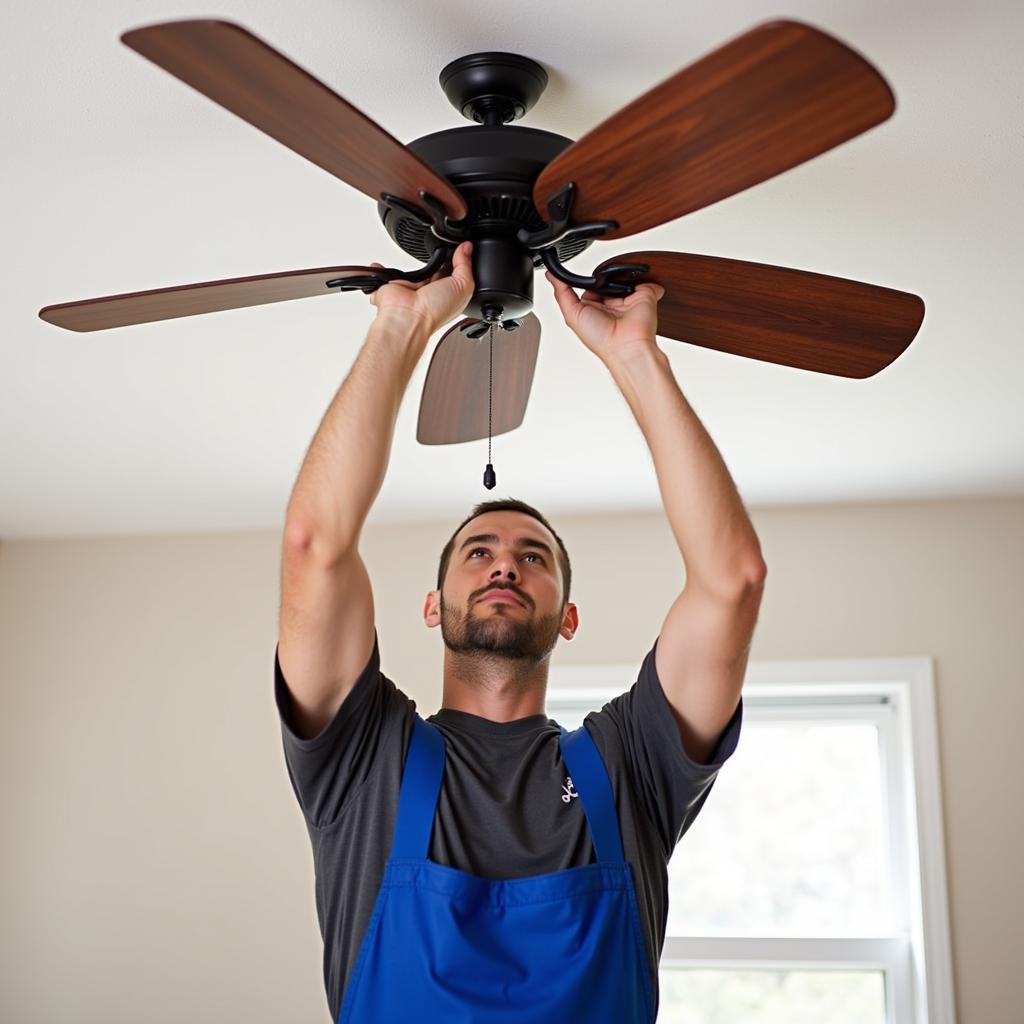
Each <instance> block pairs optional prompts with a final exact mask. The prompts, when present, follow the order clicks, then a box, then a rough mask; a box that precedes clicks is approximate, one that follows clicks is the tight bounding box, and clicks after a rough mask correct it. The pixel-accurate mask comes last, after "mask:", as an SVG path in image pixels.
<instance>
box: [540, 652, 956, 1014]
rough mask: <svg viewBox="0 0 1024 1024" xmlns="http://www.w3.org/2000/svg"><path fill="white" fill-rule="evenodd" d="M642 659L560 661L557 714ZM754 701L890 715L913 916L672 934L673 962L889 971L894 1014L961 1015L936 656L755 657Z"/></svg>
mask: <svg viewBox="0 0 1024 1024" xmlns="http://www.w3.org/2000/svg"><path fill="white" fill-rule="evenodd" d="M637 667H638V666H637V665H592V666H580V665H572V666H562V665H552V667H551V670H550V673H549V678H548V691H547V714H548V715H550V716H551V717H552V718H555V719H557V718H558V714H559V712H561V711H565V710H569V709H573V710H577V711H578V710H582V709H586V710H594V709H598V708H600V707H601V706H602V705H603V704H604V703H605V702H606V701H608V700H610V699H611V698H612V697H615V696H618V695H619V694H620V693H622V692H623V691H624V690H625V689H628V688H629V685H631V680H634V679H635V678H636V672H637ZM743 702H744V713H745V715H749V714H751V713H753V714H756V715H757V716H758V717H786V718H793V717H810V718H813V717H820V716H821V715H822V712H823V710H824V708H825V706H827V713H828V717H829V718H831V719H834V718H836V717H847V716H849V717H857V718H861V719H864V720H871V721H873V722H876V723H877V724H878V726H879V742H880V750H881V755H882V775H883V779H884V780H886V783H887V786H886V792H885V799H886V800H887V801H888V802H889V808H888V809H886V810H887V813H886V814H885V820H886V822H887V824H888V825H889V826H891V827H889V828H888V832H889V848H890V857H891V863H892V865H893V872H894V875H895V877H894V879H893V883H894V889H893V892H892V894H891V896H892V898H893V900H894V917H895V918H896V920H898V921H902V922H904V923H905V925H904V926H903V929H902V932H901V934H898V935H897V936H896V937H892V936H889V937H879V938H856V939H847V938H812V939H802V938H746V937H735V938H723V937H711V936H708V937H705V938H701V937H682V936H668V937H667V938H666V940H665V948H664V950H663V952H662V957H661V966H665V967H741V968H742V967H772V968H775V969H785V968H823V967H829V968H868V969H881V970H883V971H884V973H885V991H886V1022H887V1024H955V1011H954V1001H953V969H952V956H951V950H950V937H949V906H948V902H947V896H946V857H945V842H944V831H943V821H942V785H941V778H940V771H939V744H938V728H937V720H936V712H935V680H934V671H933V665H932V659H931V658H930V657H908V658H834V659H823V660H808V661H752V662H750V663H749V665H748V666H747V674H746V678H745V681H744V685H743ZM865 705H867V706H865ZM740 742H742V739H741V741H740ZM889 812H891V813H889Z"/></svg>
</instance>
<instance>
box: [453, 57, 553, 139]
mask: <svg viewBox="0 0 1024 1024" xmlns="http://www.w3.org/2000/svg"><path fill="white" fill-rule="evenodd" d="M438 80H439V81H440V83H441V88H442V89H443V90H444V94H445V96H447V97H448V100H449V102H450V103H451V105H452V106H453V107H455V109H456V110H457V111H458V112H459V113H460V114H461V115H462V116H463V117H465V118H468V119H469V120H470V121H477V122H479V123H480V124H485V125H500V124H507V123H508V122H509V121H518V120H519V118H521V117H522V116H523V115H524V114H525V113H526V112H527V111H528V110H529V109H530V108H531V107H532V106H533V105H534V104H535V103H536V102H537V100H538V99H540V96H541V93H543V92H544V89H545V88H546V87H547V84H548V73H547V72H546V71H545V70H544V68H542V67H541V66H540V64H538V63H537V62H536V61H535V60H530V58H529V57H522V56H520V55H519V54H517V53H501V52H498V51H495V50H488V51H486V52H483V53H471V54H468V55H467V56H465V57H458V58H457V59H456V60H453V61H452V62H451V63H450V64H446V65H445V66H444V68H443V69H442V70H441V74H440V75H439V76H438Z"/></svg>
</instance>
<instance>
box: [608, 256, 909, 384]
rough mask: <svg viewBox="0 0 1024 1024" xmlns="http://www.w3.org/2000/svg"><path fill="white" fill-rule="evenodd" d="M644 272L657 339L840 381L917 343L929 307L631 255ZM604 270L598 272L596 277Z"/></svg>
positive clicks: (878, 293)
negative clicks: (650, 285)
mask: <svg viewBox="0 0 1024 1024" xmlns="http://www.w3.org/2000/svg"><path fill="white" fill-rule="evenodd" d="M625 261H628V262H630V263H633V262H637V263H647V264H649V266H650V270H649V271H648V272H647V273H646V274H644V275H643V276H642V277H638V278H637V279H636V280H637V282H642V281H654V282H656V283H657V284H660V285H662V287H664V289H665V294H664V296H663V297H662V298H661V300H660V301H659V302H658V334H659V335H661V336H662V337H665V338H675V339H676V340H678V341H686V342H689V343H690V344H692V345H700V346H702V347H703V348H712V349H715V350H716V351H718V352H730V353H732V354H733V355H738V356H746V357H747V358H748V359H760V360H763V361H764V362H768V363H781V364H782V365H783V366H795V367H798V368H799V369H802V370H813V371H815V372H816V373H829V374H834V375H835V376H838V377H859V378H862V377H870V376H872V374H875V373H878V371H879V370H883V369H885V367H886V366H888V365H889V364H890V363H891V362H892V361H893V360H894V359H895V358H896V357H897V356H898V355H900V354H901V353H902V352H903V351H904V350H905V349H906V348H907V346H908V345H909V344H910V343H911V341H913V340H914V336H915V335H916V334H917V332H918V329H919V328H920V326H921V321H922V320H923V318H924V302H923V301H922V300H921V299H920V298H919V297H918V296H916V295H911V294H910V293H909V292H899V291H894V290H893V289H892V288H881V287H879V286H878V285H873V284H864V283H863V282H861V281H848V280H846V279H844V278H841V277H827V276H826V275H824V274H812V273H810V272H809V271H806V270H791V269H788V268H786V267H772V266H766V265H765V264H763V263H744V262H743V261H741V260H727V259H720V258H718V257H715V256H695V255H690V254H687V253H681V252H631V253H628V254H627V255H625V256H616V257H615V258H614V259H613V260H606V261H605V263H606V264H608V263H621V262H625ZM599 269H600V268H599Z"/></svg>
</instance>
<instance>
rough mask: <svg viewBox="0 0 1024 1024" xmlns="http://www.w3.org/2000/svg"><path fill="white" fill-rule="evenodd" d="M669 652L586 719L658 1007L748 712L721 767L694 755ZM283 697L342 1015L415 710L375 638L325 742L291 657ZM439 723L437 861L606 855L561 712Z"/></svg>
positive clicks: (557, 866) (514, 862)
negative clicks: (667, 679)
mask: <svg viewBox="0 0 1024 1024" xmlns="http://www.w3.org/2000/svg"><path fill="white" fill-rule="evenodd" d="M656 649H657V640H655V644H654V647H652V648H651V650H650V652H649V653H648V654H647V656H646V657H645V658H644V661H643V664H642V665H641V667H640V672H639V674H638V677H637V680H636V682H635V683H634V684H633V686H631V687H630V689H629V690H628V691H627V692H625V693H623V694H621V695H620V696H618V697H616V698H615V699H614V700H611V701H609V702H608V703H607V704H605V705H604V707H603V708H602V709H601V710H600V711H593V712H591V713H590V714H588V715H587V717H586V719H585V725H586V727H587V729H588V730H589V732H590V734H591V735H592V736H593V738H594V742H595V744H596V745H597V749H598V751H599V753H600V754H601V758H602V760H603V761H604V764H605V767H606V769H607V770H608V775H609V777H610V779H611V784H612V792H613V794H614V796H615V805H616V808H617V810H618V818H619V828H620V830H621V833H622V846H623V853H624V854H625V857H626V860H627V861H628V862H629V863H630V865H631V866H632V871H633V879H634V884H635V888H636V894H637V901H638V903H639V908H640V920H641V923H642V927H643V932H644V941H645V945H646V948H647V957H648V964H649V967H650V972H651V986H652V991H653V993H654V998H655V1006H657V1000H658V960H659V958H660V956H661V950H662V947H663V946H664V942H665V924H666V917H667V914H668V870H667V865H668V859H669V857H670V856H671V855H672V851H673V849H674V847H675V845H676V843H677V842H678V841H679V839H680V838H681V837H682V835H683V833H684V832H685V831H686V830H687V829H688V828H689V827H690V825H691V824H692V823H693V820H694V818H695V817H696V816H697V813H698V811H699V810H700V808H701V807H702V805H703V803H704V800H705V799H706V798H707V795H708V792H709V791H710V789H711V786H712V783H713V782H714V780H715V777H716V775H717V774H718V770H719V768H720V767H721V766H722V764H723V763H724V762H725V761H726V760H727V759H728V758H729V756H730V755H731V754H732V753H733V751H734V750H735V748H736V743H737V740H738V739H739V734H740V725H741V722H742V717H743V704H742V702H741V703H740V704H739V706H738V707H737V708H736V712H735V713H734V715H733V717H732V719H731V720H730V722H729V724H728V725H727V726H726V728H725V730H724V731H723V733H722V735H721V737H720V738H719V740H718V743H717V745H716V747H715V749H714V751H713V752H712V763H711V764H707V765H701V764H697V763H696V762H695V761H693V760H691V759H690V758H689V757H688V756H687V755H686V753H685V751H684V750H683V746H682V741H681V739H680V736H679V729H678V726H677V724H676V720H675V718H674V717H673V714H672V710H671V708H670V707H669V705H668V701H667V699H666V697H665V694H664V691H663V690H662V689H661V684H660V682H659V681H658V676H657V672H656V669H655V664H654V652H655V650H656ZM274 692H275V699H276V701H277V708H278V711H279V713H280V717H281V734H282V737H283V741H284V752H285V761H286V764H287V767H288V775H289V777H290V779H291V782H292V788H293V789H294V790H295V795H296V797H297V798H298V801H299V806H300V807H301V808H302V813H303V817H304V818H305V822H306V828H307V830H308V832H309V837H310V841H311V842H312V845H313V865H314V870H315V875H316V909H317V918H318V919H319V922H320V933H321V935H322V936H323V941H324V961H323V966H324V982H325V985H326V991H327V1002H328V1006H329V1009H330V1013H331V1019H332V1020H334V1021H336V1020H337V1019H338V1015H339V1013H340V1011H341V1004H342V1000H343V996H344V992H345V985H346V984H347V982H348V978H349V975H350V974H351V971H352V969H353V967H354V966H355V961H356V959H357V957H358V955H359V951H360V948H361V946H362V942H363V937H364V934H365V932H366V928H367V925H368V923H369V920H370V917H371V914H372V911H373V907H374V904H375V902H376V899H377V891H378V889H379V888H380V883H381V880H382V879H383V877H384V865H385V863H386V861H387V859H388V856H389V855H390V852H391V840H392V836H393V833H394V827H395V818H396V815H397V812H398V794H399V790H400V787H401V782H402V767H403V764H404V761H405V754H406V751H407V750H408V746H409V740H410V737H411V735H412V723H413V715H414V713H415V710H416V704H415V702H414V701H413V700H411V699H410V698H409V697H408V696H407V695H406V694H405V693H403V692H402V691H401V690H400V689H398V687H397V686H395V684H394V683H393V682H392V681H391V680H390V679H388V678H387V676H385V675H384V674H383V673H382V672H381V671H380V651H379V648H378V644H377V637H376V634H375V635H374V646H373V653H372V655H371V656H370V661H369V664H367V666H366V668H365V669H364V670H363V672H362V674H361V675H360V677H359V679H358V681H357V682H356V685H355V688H354V689H353V690H352V691H351V693H349V695H348V697H346V699H345V702H344V703H343V704H342V705H341V707H340V708H339V709H338V713H337V715H336V716H335V717H334V719H333V720H332V721H331V722H330V724H328V725H327V726H326V727H325V728H324V730H323V731H322V732H321V733H320V734H319V735H318V736H315V737H314V738H312V739H309V740H304V739H301V738H300V737H299V736H298V735H296V733H295V732H294V730H293V720H292V717H291V695H290V693H289V691H288V687H287V684H286V682H285V680H284V677H283V675H282V672H281V664H280V661H279V660H278V658H277V652H276V651H275V655H274ZM427 721H429V722H433V723H434V724H435V725H437V726H438V727H439V728H440V730H441V732H442V733H443V735H444V739H445V752H446V756H445V772H444V782H443V784H442V787H441V793H440V796H439V798H438V809H437V816H436V818H435V821H434V831H433V833H432V835H431V840H430V852H429V857H430V860H432V861H435V862H437V863H439V864H444V865H447V866H448V867H453V868H457V869H458V870H461V871H466V872H469V873H470V874H474V875H478V876H481V877H483V878H489V879H509V878H522V877H526V876H528V875H540V874H546V873H548V872H552V871H562V870H564V869H566V868H574V867H582V866H583V865H586V864H591V863H593V862H594V861H595V859H596V858H595V856H594V849H593V844H592V843H591V841H590V833H589V831H588V828H587V823H586V818H585V816H584V813H583V808H582V806H581V805H580V801H579V798H578V797H577V795H576V792H575V789H574V788H573V787H572V786H571V784H569V783H570V780H569V777H568V772H567V769H566V767H565V764H564V763H563V761H562V756H561V749H560V747H559V743H558V738H559V735H560V732H559V727H558V724H557V723H556V722H555V721H553V720H552V719H550V718H548V717H547V716H546V715H543V714H538V715H529V716H528V717H526V718H519V719H516V720H515V721H512V722H492V721H490V720H489V719H486V718H481V717H479V716H477V715H471V714H468V713H467V712H464V711H454V710H451V709H447V708H442V709H441V710H440V711H438V712H437V713H436V714H434V715H430V716H429V717H428V718H427Z"/></svg>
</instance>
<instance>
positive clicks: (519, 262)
mask: <svg viewBox="0 0 1024 1024" xmlns="http://www.w3.org/2000/svg"><path fill="white" fill-rule="evenodd" d="M572 142H573V140H572V139H567V138H565V137H564V136H562V135H555V134H554V133H553V132H545V131H541V130H539V129H537V128H524V127H521V126H519V125H485V124H481V125H477V126H467V127H464V128H449V129H446V130H445V131H440V132H434V133H433V134H431V135H424V136H423V137H422V138H420V139H415V140H414V141H412V142H410V143H407V145H408V148H409V149H410V150H411V151H412V152H413V153H415V154H416V156H418V157H419V158H420V159H421V160H422V161H423V162H424V163H425V164H427V165H428V166H429V167H430V168H431V169H432V170H434V171H435V172H436V173H438V174H440V175H441V176H442V177H443V178H447V179H448V181H450V182H451V184H452V185H453V186H454V188H455V189H456V190H457V191H458V192H459V194H460V195H461V196H462V197H463V199H464V200H465V202H466V206H467V207H468V210H469V212H468V214H467V216H466V218H465V221H464V222H463V223H464V225H465V227H466V228H467V229H468V232H469V234H470V237H471V239H472V242H473V279H474V281H475V283H476V292H475V293H474V295H473V299H472V301H471V303H470V305H469V306H467V307H466V311H465V315H466V316H469V317H476V318H478V319H485V317H484V314H483V307H484V306H486V305H490V306H499V307H500V308H501V319H502V320H508V319H513V318H517V317H522V316H525V315H526V314H527V313H529V312H530V310H531V309H532V308H533V273H534V269H535V268H536V267H539V266H541V265H542V260H541V257H540V255H539V254H537V253H535V252H531V251H530V250H529V249H527V248H526V247H525V246H523V245H522V243H520V242H519V240H518V239H517V238H516V233H517V232H518V231H519V229H520V228H525V229H526V230H527V231H537V230H539V229H541V228H543V227H544V226H545V224H546V221H545V219H544V218H543V217H542V216H541V214H540V212H539V211H538V210H537V208H536V207H535V206H534V203H533V183H534V182H535V181H536V180H537V176H538V175H539V174H540V172H541V171H542V170H543V169H544V168H545V167H546V166H547V165H548V164H549V163H550V162H551V161H552V160H553V159H554V158H555V157H556V156H558V154H559V153H561V152H562V151H563V150H564V149H566V148H567V147H568V146H571V145H572ZM409 198H410V199H413V198H414V197H411V196H410V197H409ZM377 209H378V212H379V213H380V217H381V220H382V221H383V222H384V227H385V228H386V229H387V232H388V234H389V235H390V236H391V237H392V238H393V239H394V240H395V242H396V243H397V244H398V245H399V246H400V247H401V248H402V249H403V250H404V251H405V252H407V253H408V254H409V255H410V256H412V257H414V258H415V259H417V260H419V261H420V262H422V263H426V262H427V261H428V260H429V259H430V256H431V254H432V253H433V251H434V249H436V248H437V246H438V245H440V244H443V243H441V242H440V240H439V239H438V238H437V237H436V236H435V235H434V234H433V233H432V232H431V230H430V228H429V227H428V226H427V225H426V224H424V223H422V222H421V221H419V220H417V219H416V218H415V217H412V216H410V215H409V214H408V213H406V212H405V211H404V210H400V209H395V208H393V207H388V206H385V205H384V204H383V203H378V204H377ZM591 241H592V239H589V238H587V239H570V240H568V241H565V242H561V243H559V244H557V245H556V246H555V252H556V253H557V254H558V259H559V261H560V262H562V263H565V262H566V261H567V260H570V259H572V257H573V256H577V255H579V253H581V252H582V251H583V250H584V249H586V248H587V247H588V246H589V245H590V243H591Z"/></svg>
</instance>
